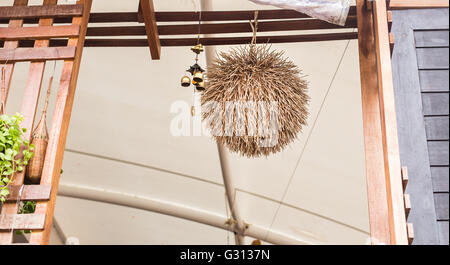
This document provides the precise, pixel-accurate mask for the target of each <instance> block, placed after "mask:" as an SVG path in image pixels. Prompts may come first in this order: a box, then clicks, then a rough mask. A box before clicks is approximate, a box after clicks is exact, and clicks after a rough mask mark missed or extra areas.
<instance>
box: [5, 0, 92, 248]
mask: <svg viewBox="0 0 450 265" xmlns="http://www.w3.org/2000/svg"><path fill="white" fill-rule="evenodd" d="M27 4H28V1H27V0H15V1H14V6H13V7H8V8H6V11H7V12H2V13H1V15H0V17H4V16H5V14H6V15H8V14H11V17H12V19H11V20H10V22H9V27H8V28H6V29H5V28H3V29H0V36H1V37H0V39H3V40H4V45H3V49H1V50H0V61H7V62H8V64H7V65H6V74H7V76H6V79H7V80H6V83H7V87H6V88H7V91H8V90H9V86H10V80H11V76H12V73H13V71H12V70H13V67H14V63H15V62H16V61H30V62H31V63H30V69H29V75H28V82H27V85H26V88H25V93H24V97H23V101H22V110H21V113H22V115H24V117H25V118H24V121H23V123H22V127H23V128H26V129H27V132H26V134H25V138H28V139H30V137H31V132H32V131H33V128H34V120H35V116H36V110H37V105H38V100H39V94H40V90H41V84H42V79H43V75H44V69H45V63H46V61H47V60H64V66H63V71H62V75H61V81H60V85H59V91H58V96H57V99H56V105H55V110H54V113H53V119H52V125H51V130H50V138H49V143H48V147H47V153H46V157H45V164H44V170H43V173H42V179H41V185H39V186H34V187H32V186H23V187H24V191H23V193H22V196H21V198H20V200H36V201H38V203H37V206H36V211H35V214H32V215H28V216H27V215H20V214H17V211H18V205H17V203H16V201H14V200H13V199H14V198H17V196H18V190H19V189H20V188H19V187H22V185H23V183H24V171H22V172H18V173H16V174H15V176H14V181H13V183H12V186H11V194H10V196H9V198H8V199H7V202H6V203H5V204H4V205H3V206H2V209H1V225H0V244H12V243H13V237H12V235H13V233H11V232H10V231H8V230H10V229H32V233H31V237H30V243H31V244H47V243H48V241H49V237H50V232H51V227H52V220H53V213H54V206H55V200H56V195H57V191H58V182H59V175H60V170H61V164H62V157H63V154H64V146H65V140H66V136H67V130H68V126H69V121H70V114H71V110H72V104H73V98H74V93H75V88H76V83H77V78H78V71H79V66H80V62H81V55H82V51H83V47H84V39H85V36H86V31H87V24H88V20H89V15H90V8H91V4H92V0H79V1H77V5H73V6H67V7H61V6H58V5H57V0H44V3H43V6H34V7H25V6H26V5H27ZM4 10H5V9H2V11H4ZM80 11H82V13H80ZM8 12H10V13H8ZM35 14H38V15H39V16H42V17H41V18H40V19H39V22H38V23H39V25H38V27H35V28H33V30H32V29H30V28H22V25H23V18H26V17H29V16H33V15H35ZM48 16H50V17H48ZM54 17H73V18H72V25H70V26H53V24H54ZM16 18H17V19H16ZM53 37H58V38H61V37H64V38H66V39H67V41H66V46H65V47H55V48H50V47H49V46H50V38H53ZM24 39H25V40H27V39H31V41H32V42H33V43H32V48H18V47H19V46H20V42H19V40H24ZM17 220H19V221H20V222H17ZM5 230H6V231H5Z"/></svg>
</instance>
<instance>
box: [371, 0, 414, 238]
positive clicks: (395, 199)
mask: <svg viewBox="0 0 450 265" xmlns="http://www.w3.org/2000/svg"><path fill="white" fill-rule="evenodd" d="M373 14H374V25H375V27H374V28H375V38H376V41H375V43H376V54H377V73H378V90H379V94H380V110H381V112H380V113H381V128H382V135H383V153H384V168H385V174H386V184H387V186H386V190H387V195H388V209H389V220H390V232H391V244H395V245H406V244H408V236H407V231H406V216H405V207H404V201H403V186H402V177H401V166H400V151H399V144H398V134H397V118H396V110H395V97H394V84H393V80H392V62H391V52H390V45H389V30H388V18H387V11H386V1H385V0H374V2H373Z"/></svg>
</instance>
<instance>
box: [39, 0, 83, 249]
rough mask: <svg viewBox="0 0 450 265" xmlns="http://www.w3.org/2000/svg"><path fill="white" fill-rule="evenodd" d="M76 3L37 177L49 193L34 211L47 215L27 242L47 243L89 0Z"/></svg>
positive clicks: (81, 50) (80, 0)
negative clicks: (70, 55) (71, 52)
mask: <svg viewBox="0 0 450 265" xmlns="http://www.w3.org/2000/svg"><path fill="white" fill-rule="evenodd" d="M77 4H82V5H83V15H82V16H81V17H74V18H73V21H72V24H74V25H80V36H79V37H75V38H70V39H69V42H68V44H67V46H68V47H76V55H75V58H74V59H68V60H65V61H64V65H63V70H62V74H61V81H60V85H59V91H58V95H57V98H56V104H55V110H54V114H53V118H52V125H51V130H50V135H49V142H48V147H47V153H46V156H45V163H44V169H43V172H42V178H41V185H52V190H51V197H50V201H48V202H38V203H37V206H36V212H35V213H36V214H46V216H47V218H46V220H45V227H44V229H43V230H37V231H33V232H32V233H31V237H30V243H31V244H48V242H49V239H50V232H51V227H52V221H53V214H54V210H55V202H56V195H57V193H58V183H59V177H60V173H61V172H60V171H61V166H62V161H63V155H64V148H65V144H66V137H67V131H68V128H69V123H70V116H71V112H72V106H73V100H74V96H75V89H76V85H77V80H78V72H79V68H80V63H81V55H82V52H83V47H84V40H85V36H86V31H87V25H88V21H89V16H90V11H91V6H92V0H79V1H78V2H77Z"/></svg>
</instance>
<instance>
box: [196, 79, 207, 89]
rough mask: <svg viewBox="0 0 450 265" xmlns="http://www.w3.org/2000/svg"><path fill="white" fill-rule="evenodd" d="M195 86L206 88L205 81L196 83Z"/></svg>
mask: <svg viewBox="0 0 450 265" xmlns="http://www.w3.org/2000/svg"><path fill="white" fill-rule="evenodd" d="M195 88H197V90H200V91H203V90H205V82H204V81H203V82H200V83H197V84H196V85H195Z"/></svg>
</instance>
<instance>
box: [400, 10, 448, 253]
mask: <svg viewBox="0 0 450 265" xmlns="http://www.w3.org/2000/svg"><path fill="white" fill-rule="evenodd" d="M393 16H394V18H393V20H394V22H393V31H394V34H395V35H396V36H402V38H397V41H396V45H395V49H394V56H393V65H394V80H395V89H396V104H397V116H398V121H399V140H400V151H401V159H402V163H403V165H405V166H408V168H409V184H408V188H407V192H408V193H410V194H411V204H412V210H411V214H410V217H409V220H408V221H409V222H412V223H413V224H414V230H415V241H414V243H415V244H448V243H449V234H448V233H449V230H448V225H449V223H448V218H449V217H448V208H449V202H448V195H449V194H448V192H449V173H448V170H449V168H448V164H449V157H448V155H449V154H448V153H449V149H448V144H449V127H448V126H449V107H448V104H449V60H448V55H449V22H448V16H449V11H448V8H444V9H424V10H402V11H393Z"/></svg>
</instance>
